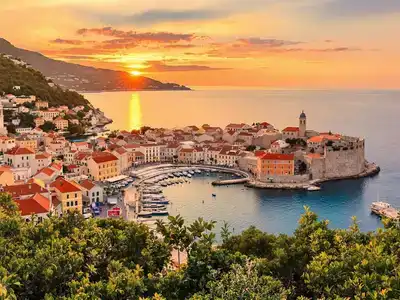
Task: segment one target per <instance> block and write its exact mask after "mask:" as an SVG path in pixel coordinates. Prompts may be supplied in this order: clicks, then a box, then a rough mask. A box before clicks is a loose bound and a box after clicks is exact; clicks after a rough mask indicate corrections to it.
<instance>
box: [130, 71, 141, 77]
mask: <svg viewBox="0 0 400 300" xmlns="http://www.w3.org/2000/svg"><path fill="white" fill-rule="evenodd" d="M131 75H133V76H140V75H142V72H140V71H137V70H135V71H131Z"/></svg>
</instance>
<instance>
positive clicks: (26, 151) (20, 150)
mask: <svg viewBox="0 0 400 300" xmlns="http://www.w3.org/2000/svg"><path fill="white" fill-rule="evenodd" d="M6 154H8V155H29V154H34V152H33V151H31V150H29V149H27V148H23V147H14V148H12V149H10V150H8V151H7V152H6Z"/></svg>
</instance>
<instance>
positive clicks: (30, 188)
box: [4, 183, 48, 198]
mask: <svg viewBox="0 0 400 300" xmlns="http://www.w3.org/2000/svg"><path fill="white" fill-rule="evenodd" d="M4 191H5V192H7V193H9V194H11V196H12V197H13V198H18V197H20V196H28V195H34V194H37V193H40V194H43V193H47V192H48V191H47V190H46V189H44V188H42V187H41V186H40V185H38V184H37V183H28V184H15V185H8V186H5V187H4Z"/></svg>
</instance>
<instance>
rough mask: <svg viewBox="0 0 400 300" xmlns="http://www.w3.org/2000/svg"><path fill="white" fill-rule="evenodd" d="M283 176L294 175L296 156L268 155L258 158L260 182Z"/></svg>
mask: <svg viewBox="0 0 400 300" xmlns="http://www.w3.org/2000/svg"><path fill="white" fill-rule="evenodd" d="M283 175H290V176H291V175H294V154H277V153H266V154H264V155H262V156H260V157H258V160H257V178H258V179H259V180H268V178H270V177H273V176H283Z"/></svg>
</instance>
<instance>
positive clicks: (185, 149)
mask: <svg viewBox="0 0 400 300" xmlns="http://www.w3.org/2000/svg"><path fill="white" fill-rule="evenodd" d="M179 152H186V153H192V152H194V149H192V148H183V149H181V150H179Z"/></svg>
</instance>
